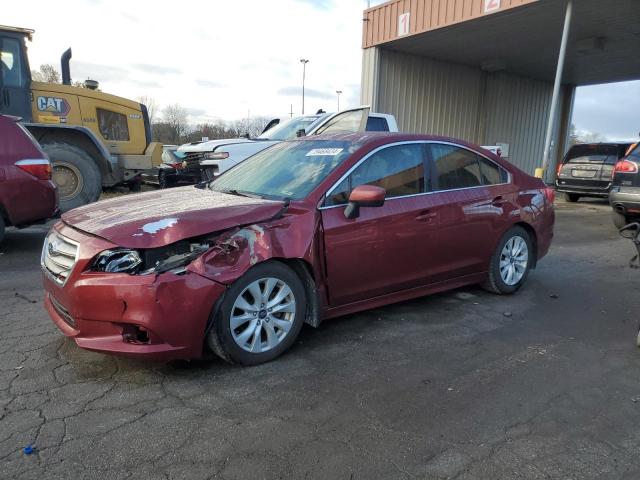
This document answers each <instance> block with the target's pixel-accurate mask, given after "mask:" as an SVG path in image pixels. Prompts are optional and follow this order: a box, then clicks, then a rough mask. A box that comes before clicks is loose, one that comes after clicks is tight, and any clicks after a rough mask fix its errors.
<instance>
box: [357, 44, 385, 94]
mask: <svg viewBox="0 0 640 480" xmlns="http://www.w3.org/2000/svg"><path fill="white" fill-rule="evenodd" d="M378 54H379V50H378V49H377V48H366V49H364V50H363V51H362V79H361V83H360V85H361V86H362V87H361V92H360V99H361V101H360V104H361V105H371V106H373V105H375V103H376V98H375V95H376V93H377V91H378V88H377V85H378V66H379V65H380V59H379V58H378Z"/></svg>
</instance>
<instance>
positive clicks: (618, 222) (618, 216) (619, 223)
mask: <svg viewBox="0 0 640 480" xmlns="http://www.w3.org/2000/svg"><path fill="white" fill-rule="evenodd" d="M611 219H612V220H613V224H614V225H615V226H616V228H617V229H618V230H620V229H621V228H622V227H624V226H625V225H628V224H629V223H631V221H630V219H629V217H627V216H626V215H623V214H622V213H620V212H616V211H615V210H614V211H613V212H611Z"/></svg>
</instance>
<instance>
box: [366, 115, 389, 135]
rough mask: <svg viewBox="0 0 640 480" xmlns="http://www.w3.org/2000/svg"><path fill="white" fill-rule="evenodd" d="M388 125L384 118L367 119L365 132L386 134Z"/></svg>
mask: <svg viewBox="0 0 640 480" xmlns="http://www.w3.org/2000/svg"><path fill="white" fill-rule="evenodd" d="M388 131H389V124H388V123H387V119H386V118H381V117H369V118H368V119H367V132H388Z"/></svg>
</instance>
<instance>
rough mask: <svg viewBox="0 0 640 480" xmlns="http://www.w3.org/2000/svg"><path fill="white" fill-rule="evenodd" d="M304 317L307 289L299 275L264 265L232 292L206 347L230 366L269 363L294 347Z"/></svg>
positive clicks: (274, 264) (278, 266)
mask: <svg viewBox="0 0 640 480" xmlns="http://www.w3.org/2000/svg"><path fill="white" fill-rule="evenodd" d="M305 313H306V295H305V289H304V286H303V285H302V282H301V281H300V279H299V278H298V276H297V275H296V273H295V272H293V271H292V270H291V269H290V268H288V267H287V266H286V265H284V264H282V263H279V262H275V261H274V262H266V263H263V264H260V265H257V266H255V267H254V268H252V269H251V270H249V271H248V272H247V273H245V274H244V275H243V276H242V277H241V278H240V279H239V280H237V281H236V282H235V283H234V284H233V285H232V286H231V287H230V288H229V290H228V291H227V293H226V295H225V297H224V300H223V302H222V305H221V306H220V309H219V313H218V315H217V317H216V318H215V319H214V325H213V327H212V328H211V330H210V332H209V334H208V336H207V339H206V341H207V345H208V346H209V348H210V349H211V350H212V351H213V352H215V353H216V354H217V355H218V356H220V357H222V358H223V359H224V360H227V361H229V362H231V363H239V364H242V365H257V364H259V363H264V362H268V361H269V360H273V359H274V358H276V357H278V356H280V355H281V354H282V353H284V352H285V351H286V350H287V349H288V348H289V347H291V345H293V343H294V342H295V340H296V338H297V336H298V333H299V332H300V329H301V328H302V324H303V323H304V316H305Z"/></svg>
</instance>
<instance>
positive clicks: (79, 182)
mask: <svg viewBox="0 0 640 480" xmlns="http://www.w3.org/2000/svg"><path fill="white" fill-rule="evenodd" d="M42 148H43V149H44V151H45V152H47V155H49V159H50V160H51V164H52V166H53V175H52V177H53V181H54V183H55V184H56V185H57V186H58V194H59V196H60V210H61V211H63V212H66V211H68V210H71V209H72V208H76V207H80V206H82V205H86V204H87V203H92V202H95V201H96V200H98V198H100V193H101V192H102V176H101V174H100V169H99V168H98V166H97V165H96V164H95V162H94V161H93V158H91V156H89V155H88V154H87V153H86V152H85V151H84V150H82V149H80V148H78V147H76V146H75V145H71V144H68V143H62V142H57V143H45V144H44V145H42Z"/></svg>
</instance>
